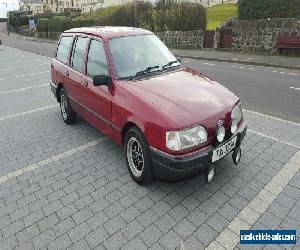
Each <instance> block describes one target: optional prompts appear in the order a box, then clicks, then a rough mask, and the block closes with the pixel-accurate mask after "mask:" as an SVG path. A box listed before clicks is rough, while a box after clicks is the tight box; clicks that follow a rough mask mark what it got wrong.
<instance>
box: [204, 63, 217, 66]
mask: <svg viewBox="0 0 300 250" xmlns="http://www.w3.org/2000/svg"><path fill="white" fill-rule="evenodd" d="M203 64H205V65H209V66H215V64H213V63H203Z"/></svg>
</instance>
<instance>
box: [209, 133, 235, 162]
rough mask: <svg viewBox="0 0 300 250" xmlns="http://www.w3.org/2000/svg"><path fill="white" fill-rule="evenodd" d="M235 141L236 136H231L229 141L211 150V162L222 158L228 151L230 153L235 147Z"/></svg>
mask: <svg viewBox="0 0 300 250" xmlns="http://www.w3.org/2000/svg"><path fill="white" fill-rule="evenodd" d="M236 141H237V137H236V136H235V137H233V138H232V139H231V140H230V141H228V142H226V143H225V144H223V145H222V146H220V147H218V148H216V149H215V150H214V151H213V155H212V160H211V161H212V162H215V161H217V160H220V159H221V158H223V157H224V156H226V155H227V154H228V153H230V152H231V151H232V149H234V148H235V145H236Z"/></svg>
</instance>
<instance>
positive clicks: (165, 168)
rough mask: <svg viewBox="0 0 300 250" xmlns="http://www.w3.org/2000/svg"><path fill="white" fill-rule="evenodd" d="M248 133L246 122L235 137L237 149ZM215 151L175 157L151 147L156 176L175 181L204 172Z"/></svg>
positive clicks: (211, 149)
mask: <svg viewBox="0 0 300 250" xmlns="http://www.w3.org/2000/svg"><path fill="white" fill-rule="evenodd" d="M246 131H247V123H246V122H244V123H243V124H242V126H241V127H240V128H239V129H238V131H237V132H236V134H235V135H234V136H237V143H236V146H235V148H237V147H239V146H240V145H241V143H242V141H243V139H244V137H245V135H246ZM231 138H233V136H232V137H231ZM231 138H230V139H231ZM230 139H229V140H230ZM224 143H225V142H224ZM214 149H215V148H214V147H211V148H209V149H207V150H203V151H200V152H198V153H195V154H193V155H190V156H173V155H169V154H166V153H164V152H161V151H159V150H157V149H155V148H153V147H150V155H151V159H152V165H153V170H154V174H155V176H156V177H158V178H160V179H164V180H169V181H173V180H180V179H184V178H187V177H190V176H193V175H196V174H197V173H200V172H204V171H205V170H206V169H207V167H208V166H209V165H210V164H211V159H212V153H213V150H214ZM233 150H234V149H233Z"/></svg>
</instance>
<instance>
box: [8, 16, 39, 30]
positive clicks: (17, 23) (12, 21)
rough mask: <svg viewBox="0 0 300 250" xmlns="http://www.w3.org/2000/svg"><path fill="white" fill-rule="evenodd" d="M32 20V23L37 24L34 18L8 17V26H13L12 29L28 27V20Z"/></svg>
mask: <svg viewBox="0 0 300 250" xmlns="http://www.w3.org/2000/svg"><path fill="white" fill-rule="evenodd" d="M30 19H34V22H35V23H36V22H37V18H36V17H30V16H20V17H18V16H12V15H11V16H10V17H9V25H10V26H13V27H14V28H18V27H21V26H28V25H29V20H30Z"/></svg>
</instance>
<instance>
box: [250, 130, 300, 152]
mask: <svg viewBox="0 0 300 250" xmlns="http://www.w3.org/2000/svg"><path fill="white" fill-rule="evenodd" d="M247 131H248V132H250V133H253V134H257V135H260V136H263V137H266V138H269V139H271V140H273V141H278V142H281V143H283V144H286V145H288V146H291V147H294V148H298V149H300V146H298V145H295V144H292V143H290V142H287V141H281V140H279V139H278V138H275V137H273V136H269V135H265V134H262V133H259V132H256V131H254V130H252V129H248V130H247Z"/></svg>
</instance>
